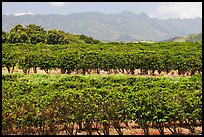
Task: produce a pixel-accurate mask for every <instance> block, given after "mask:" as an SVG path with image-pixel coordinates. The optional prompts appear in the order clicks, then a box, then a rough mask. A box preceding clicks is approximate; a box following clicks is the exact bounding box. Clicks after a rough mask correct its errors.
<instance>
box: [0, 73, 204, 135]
mask: <svg viewBox="0 0 204 137" xmlns="http://www.w3.org/2000/svg"><path fill="white" fill-rule="evenodd" d="M201 127H202V74H196V75H193V76H189V77H184V76H177V77H174V78H173V77H172V78H171V77H165V76H160V77H148V76H129V75H125V74H118V75H108V76H101V75H97V74H92V75H62V74H50V75H47V74H30V75H24V74H2V133H3V134H40V135H42V134H46V135H47V134H62V133H63V134H69V135H72V134H89V135H90V134H102V135H103V134H104V135H108V134H119V135H122V134H146V135H147V134H156V133H157V134H185V133H186V134H201V133H202V129H201ZM137 128H138V129H137ZM136 129H137V130H136ZM181 131H185V133H184V132H181ZM153 132H154V133H153Z"/></svg>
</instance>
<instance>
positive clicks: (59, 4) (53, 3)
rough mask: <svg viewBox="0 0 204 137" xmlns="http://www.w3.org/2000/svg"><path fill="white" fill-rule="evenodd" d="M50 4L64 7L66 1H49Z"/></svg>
mask: <svg viewBox="0 0 204 137" xmlns="http://www.w3.org/2000/svg"><path fill="white" fill-rule="evenodd" d="M49 4H50V5H51V6H55V7H62V6H64V2H49Z"/></svg>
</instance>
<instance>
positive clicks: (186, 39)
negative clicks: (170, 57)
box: [164, 33, 202, 42]
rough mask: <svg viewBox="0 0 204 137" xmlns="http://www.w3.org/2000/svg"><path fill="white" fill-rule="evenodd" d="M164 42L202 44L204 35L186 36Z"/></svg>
mask: <svg viewBox="0 0 204 137" xmlns="http://www.w3.org/2000/svg"><path fill="white" fill-rule="evenodd" d="M164 41H171V42H202V33H198V34H189V35H185V36H179V37H174V38H171V39H168V40H164Z"/></svg>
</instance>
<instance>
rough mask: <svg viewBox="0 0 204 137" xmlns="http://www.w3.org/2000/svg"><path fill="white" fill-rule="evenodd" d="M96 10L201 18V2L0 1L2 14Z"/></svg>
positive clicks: (155, 16) (166, 16)
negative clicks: (0, 2)
mask: <svg viewBox="0 0 204 137" xmlns="http://www.w3.org/2000/svg"><path fill="white" fill-rule="evenodd" d="M87 11H96V12H101V13H119V12H122V11H130V12H133V13H141V12H145V13H146V14H147V15H148V16H150V17H154V18H161V19H167V18H195V17H201V18H202V2H2V14H3V15H5V14H13V15H23V14H26V13H29V14H61V15H67V14H70V13H79V12H87Z"/></svg>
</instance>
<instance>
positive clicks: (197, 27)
mask: <svg viewBox="0 0 204 137" xmlns="http://www.w3.org/2000/svg"><path fill="white" fill-rule="evenodd" d="M16 24H22V25H28V24H36V25H40V26H42V27H43V28H45V30H49V29H58V30H62V31H64V32H69V33H73V34H84V35H87V36H90V37H92V38H94V39H98V40H101V41H121V40H122V41H125V42H131V41H135V40H139V41H140V40H152V41H161V40H165V39H170V38H173V37H176V36H182V35H187V34H195V33H200V32H201V31H202V19H201V18H194V19H166V20H163V19H157V18H150V17H149V16H148V15H146V14H145V13H138V14H135V13H132V12H128V11H124V12H121V13H116V14H103V13H99V12H83V13H72V14H69V15H56V14H49V15H22V16H14V15H2V30H4V31H7V32H8V31H9V30H10V29H11V28H13V27H14V26H15V25H16Z"/></svg>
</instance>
